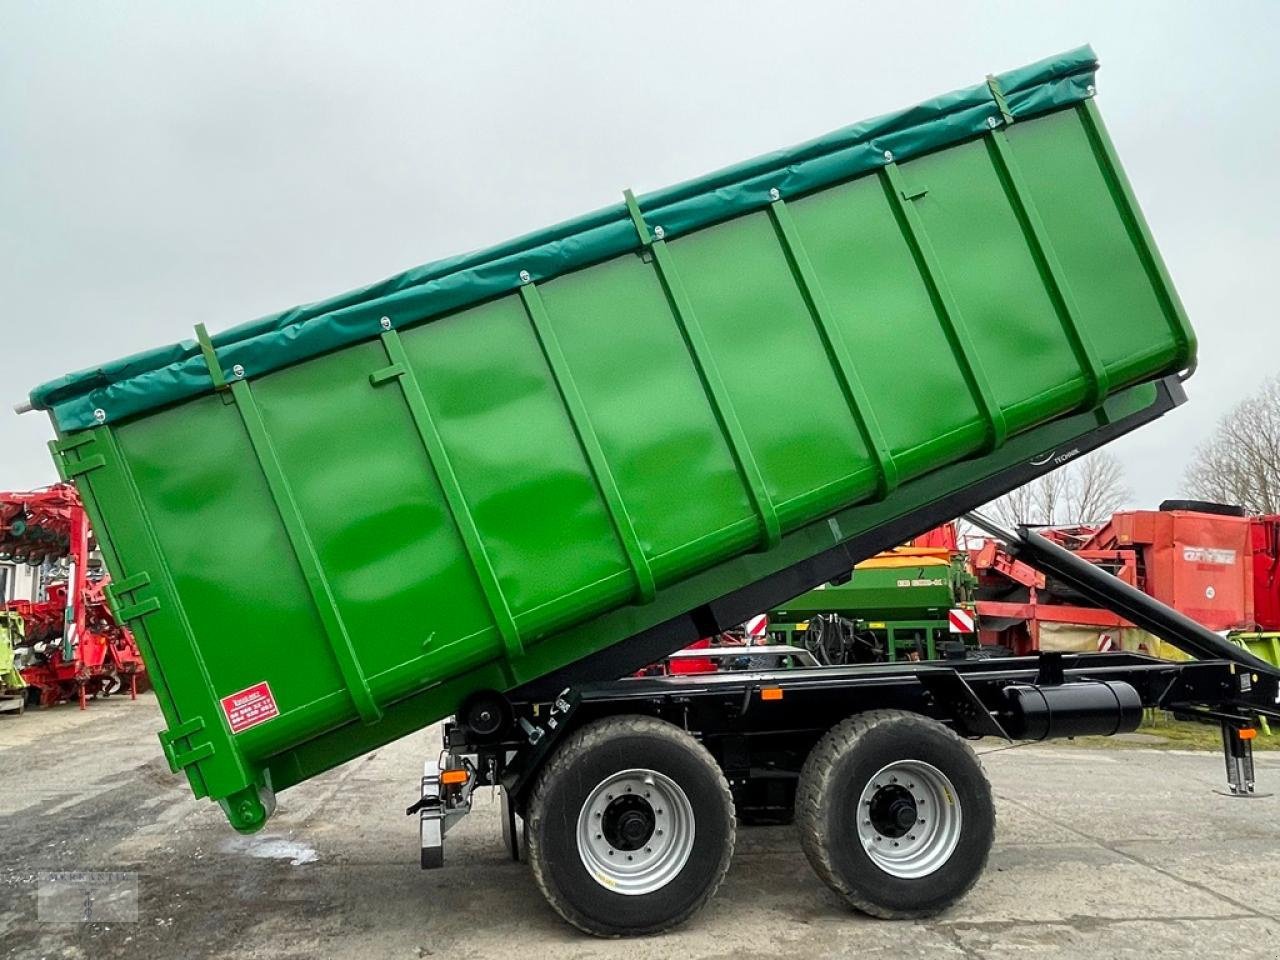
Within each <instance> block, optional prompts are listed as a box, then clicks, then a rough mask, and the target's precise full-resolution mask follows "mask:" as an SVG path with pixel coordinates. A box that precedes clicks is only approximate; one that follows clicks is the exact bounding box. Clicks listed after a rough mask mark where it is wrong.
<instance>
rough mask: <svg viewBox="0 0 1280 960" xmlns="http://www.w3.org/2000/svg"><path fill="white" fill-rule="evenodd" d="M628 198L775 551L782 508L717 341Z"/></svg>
mask: <svg viewBox="0 0 1280 960" xmlns="http://www.w3.org/2000/svg"><path fill="white" fill-rule="evenodd" d="M623 197H624V198H625V199H626V202H627V210H628V211H629V212H630V213H631V220H632V222H633V223H634V224H635V227H636V233H638V234H639V236H640V242H641V243H642V244H644V245H645V246H647V247H648V248H649V249H650V250H651V251H653V264H654V267H655V268H656V269H657V271H658V279H659V280H661V282H662V287H663V290H664V291H665V292H666V294H667V303H668V304H669V305H670V307H671V313H672V316H674V317H675V321H676V324H677V325H678V326H679V327H680V333H681V335H682V336H683V338H684V342H685V345H686V347H687V348H688V350H689V354H690V356H691V357H692V358H693V363H694V367H695V368H696V369H697V371H698V377H699V378H700V379H701V380H702V388H703V391H704V392H705V393H706V395H707V400H708V401H709V402H710V404H711V408H712V409H713V410H714V411H715V414H716V419H717V420H718V421H719V423H720V429H721V432H722V433H723V434H724V438H725V443H726V444H728V446H729V450H730V452H731V453H732V454H733V458H734V461H735V462H736V463H737V467H738V473H739V475H740V476H741V477H742V480H743V483H744V484H745V486H746V488H747V491H748V493H749V494H750V496H751V499H752V501H753V503H754V505H755V508H756V512H757V513H758V514H759V515H760V523H761V528H762V531H763V535H762V537H761V546H762V547H763V548H764V549H766V550H771V549H773V548H774V547H776V546H777V545H778V544H779V543H781V542H782V524H781V522H780V521H779V520H778V509H777V507H776V506H774V503H773V500H772V499H771V498H770V497H769V490H768V487H767V486H766V485H765V481H764V473H763V472H762V471H761V469H760V465H759V463H758V462H757V461H756V458H755V454H754V453H752V451H751V445H750V444H749V443H748V442H747V435H746V431H744V430H743V429H742V422H741V420H740V419H739V418H738V414H737V411H736V410H734V407H733V401H732V400H731V399H730V397H729V389H728V387H727V386H726V385H725V382H724V376H723V375H722V374H721V373H720V368H719V367H718V366H717V365H716V362H715V356H714V354H713V353H712V351H711V344H710V343H709V342H708V341H707V335H706V333H705V332H704V331H703V329H702V324H701V323H700V322H699V320H698V316H697V314H696V313H695V312H694V309H693V303H692V301H690V299H689V294H688V293H687V292H686V291H685V289H684V284H683V283H681V282H680V273H679V271H678V270H677V269H676V265H675V262H674V260H673V259H672V257H671V252H670V251H669V250H668V249H667V244H666V241H665V239H664V238H663V232H662V227H660V226H658V227H654V229H653V232H652V233H650V231H649V226H648V224H647V223H645V220H644V215H643V214H642V213H641V212H640V205H639V204H638V203H636V198H635V197H634V196H633V195H632V193H631V191H630V190H626V191H624V192H623Z"/></svg>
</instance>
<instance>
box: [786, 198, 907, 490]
mask: <svg viewBox="0 0 1280 960" xmlns="http://www.w3.org/2000/svg"><path fill="white" fill-rule="evenodd" d="M769 213H770V214H771V215H772V217H773V223H774V226H775V227H776V228H777V231H778V238H779V240H780V241H781V243H782V248H783V250H784V251H785V252H786V254H787V259H788V260H789V261H790V262H791V267H792V270H793V271H794V272H795V276H796V280H797V281H798V283H799V286H800V291H801V292H802V293H803V294H804V299H805V303H806V304H808V307H809V312H810V314H811V315H812V316H813V322H814V324H815V325H816V326H817V328H818V332H819V334H820V335H821V336H822V345H823V347H824V348H825V349H826V352H827V361H828V362H829V363H830V364H831V368H832V369H833V370H834V371H835V374H836V379H837V380H838V381H839V383H840V388H841V390H842V392H843V393H844V396H845V401H846V402H847V403H848V404H849V409H850V411H851V412H852V413H853V418H854V421H855V422H856V423H857V424H858V431H859V432H860V433H861V434H862V440H863V442H864V443H865V444H866V445H867V451H868V452H869V453H870V454H871V456H872V458H873V459H874V460H875V462H876V472H877V473H878V474H879V478H880V480H879V485H878V486H879V494H880V496H881V497H885V496H887V495H888V494H889V492H890V491H892V490H893V489H894V488H895V487H897V486H898V480H899V477H898V465H897V464H896V463H894V461H893V453H892V451H891V450H890V449H889V442H888V441H887V440H886V439H885V435H884V431H883V430H882V429H881V428H880V422H879V420H877V419H876V416H875V413H874V412H873V411H872V409H871V399H870V397H869V396H868V395H867V391H866V389H865V388H864V387H863V385H862V380H861V378H860V377H859V376H858V371H857V369H856V368H855V367H854V365H853V358H852V357H851V356H850V355H849V347H848V345H847V344H846V343H845V340H844V336H843V335H842V334H841V333H840V330H839V328H838V327H837V326H836V321H835V317H834V316H832V313H831V305H830V303H828V301H827V295H826V294H825V293H824V292H823V290H822V285H821V283H820V282H819V280H818V274H817V271H815V270H814V269H813V263H812V262H811V261H810V260H809V254H808V253H807V252H805V249H804V244H803V243H802V242H801V240H800V232H799V230H797V229H796V225H795V220H793V219H792V217H791V212H790V211H789V210H788V209H787V207H786V202H785V201H784V200H782V199H781V198H779V199H777V200H774V201H773V202H772V203H770V204H769Z"/></svg>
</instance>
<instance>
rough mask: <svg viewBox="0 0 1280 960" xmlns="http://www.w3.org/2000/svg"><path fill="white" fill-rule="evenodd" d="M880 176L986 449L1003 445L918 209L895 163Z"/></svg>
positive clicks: (999, 421) (990, 397)
mask: <svg viewBox="0 0 1280 960" xmlns="http://www.w3.org/2000/svg"><path fill="white" fill-rule="evenodd" d="M882 176H883V183H884V187H885V192H886V193H887V194H888V195H889V202H890V203H892V204H893V207H894V209H895V210H896V211H897V214H898V219H899V223H900V224H901V225H902V228H903V232H904V233H905V234H906V237H907V240H908V242H909V243H910V244H911V248H912V250H913V251H914V252H915V255H916V260H917V262H918V263H919V265H920V272H921V274H922V276H923V278H924V281H925V283H926V284H927V285H928V287H929V291H930V293H931V294H932V295H933V299H934V302H935V303H936V304H937V307H938V315H939V317H940V318H941V320H942V322H943V326H944V327H945V330H946V334H947V340H948V341H949V342H950V343H951V349H952V351H953V352H954V354H955V357H956V361H957V362H958V363H959V364H960V369H961V370H962V371H963V372H964V378H965V381H966V382H967V383H968V384H969V390H970V392H971V393H972V394H973V399H974V401H975V402H976V403H977V405H978V413H979V414H980V415H981V416H982V418H983V419H984V420H985V421H986V428H987V442H986V450H987V451H988V452H989V451H991V450H995V449H996V448H997V447H1000V446H1003V445H1004V442H1005V440H1007V439H1008V437H1009V425H1008V423H1006V422H1005V416H1004V411H1003V410H1001V409H1000V404H999V403H997V402H996V397H995V391H994V390H992V388H991V381H990V379H989V378H988V377H987V373H986V371H985V370H984V369H983V367H982V361H981V360H979V359H978V353H977V350H976V349H975V348H974V345H973V337H972V336H971V335H970V334H969V328H968V327H967V326H966V324H965V322H964V318H963V317H962V316H961V314H960V305H959V304H958V303H956V300H955V296H954V295H953V294H952V293H951V287H950V286H949V285H948V283H947V278H946V275H945V274H944V273H943V271H942V265H941V264H940V263H938V255H937V254H936V253H935V252H934V249H933V244H932V243H930V241H929V234H928V232H927V231H926V230H925V226H924V222H923V221H922V220H921V219H920V212H919V211H918V210H916V208H915V205H914V203H913V201H914V200H915V195H912V194H910V193H909V192H908V190H907V187H906V184H905V183H903V180H902V171H901V170H899V169H898V165H897V164H896V163H892V162H890V163H887V164H885V166H884V170H883V173H882Z"/></svg>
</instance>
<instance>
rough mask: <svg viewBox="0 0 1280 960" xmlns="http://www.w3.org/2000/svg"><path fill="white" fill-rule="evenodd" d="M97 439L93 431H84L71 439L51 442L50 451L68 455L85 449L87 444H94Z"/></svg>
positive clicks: (75, 434)
mask: <svg viewBox="0 0 1280 960" xmlns="http://www.w3.org/2000/svg"><path fill="white" fill-rule="evenodd" d="M96 439H97V437H96V436H95V435H94V433H93V431H92V430H82V431H81V432H79V433H73V434H71V436H69V437H63V438H62V439H61V440H50V441H49V449H50V450H52V451H53V452H54V453H66V452H68V451H70V450H75V449H77V448H79V447H83V446H84V445H85V444H86V443H92V442H93V441H94V440H96Z"/></svg>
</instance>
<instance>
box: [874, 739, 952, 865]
mask: <svg viewBox="0 0 1280 960" xmlns="http://www.w3.org/2000/svg"><path fill="white" fill-rule="evenodd" d="M911 814H914V817H912V816H911ZM857 819H858V840H859V841H861V843H862V849H863V850H865V851H866V852H867V856H868V857H870V858H871V862H872V863H874V864H875V865H876V866H877V867H879V868H880V869H881V870H883V871H884V872H885V873H887V874H889V875H890V876H892V877H900V878H901V879H904V880H915V879H918V878H920V877H927V876H928V875H929V874H931V873H933V872H934V871H936V870H937V869H938V868H940V867H941V866H942V865H943V864H944V863H946V862H947V860H948V859H950V857H951V854H952V853H954V852H955V849H956V844H958V843H959V842H960V825H961V809H960V798H959V797H958V796H956V791H955V788H954V787H953V786H952V785H951V781H950V780H948V779H947V775H946V774H945V773H943V772H942V771H941V770H939V769H938V768H937V767H935V766H933V765H932V764H929V763H925V762H924V761H923V760H897V761H894V762H893V763H890V764H887V765H885V766H883V767H881V768H880V770H879V771H877V772H876V775H875V776H873V777H872V778H871V779H870V780H869V781H868V782H867V785H866V786H865V787H864V788H863V789H862V795H861V796H860V797H859V798H858V809H857ZM908 820H910V821H911V822H910V823H908Z"/></svg>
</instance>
